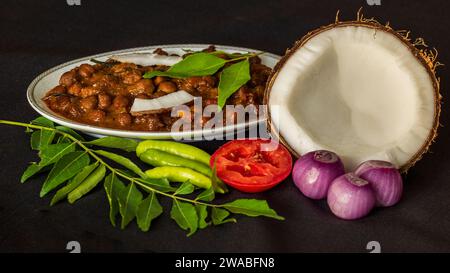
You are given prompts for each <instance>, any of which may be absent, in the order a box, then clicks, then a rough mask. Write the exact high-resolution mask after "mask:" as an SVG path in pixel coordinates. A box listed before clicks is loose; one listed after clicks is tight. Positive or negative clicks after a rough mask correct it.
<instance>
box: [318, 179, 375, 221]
mask: <svg viewBox="0 0 450 273" xmlns="http://www.w3.org/2000/svg"><path fill="white" fill-rule="evenodd" d="M327 201H328V206H329V207H330V209H331V211H332V212H333V213H334V214H335V215H336V216H337V217H339V218H342V219H346V220H354V219H358V218H361V217H364V216H366V215H367V214H369V212H370V211H371V210H372V209H373V207H374V206H375V202H376V199H375V193H374V192H373V189H372V187H371V186H370V184H369V182H367V181H366V180H363V179H361V178H359V177H357V176H356V175H355V174H354V173H347V174H344V175H342V176H340V177H338V178H336V179H335V180H334V181H333V182H332V183H331V186H330V189H329V190H328V199H327Z"/></svg>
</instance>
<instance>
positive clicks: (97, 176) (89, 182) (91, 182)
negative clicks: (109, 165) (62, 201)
mask: <svg viewBox="0 0 450 273" xmlns="http://www.w3.org/2000/svg"><path fill="white" fill-rule="evenodd" d="M105 173H106V168H105V166H104V165H101V166H99V167H98V168H97V169H95V170H94V171H93V172H92V173H91V174H90V175H89V176H88V177H87V178H86V179H85V180H84V181H83V183H81V184H80V185H79V186H78V187H76V188H75V189H74V190H73V191H72V192H70V193H69V195H68V196H67V200H69V203H70V204H73V203H74V202H75V201H76V200H78V199H79V198H80V197H82V196H83V195H85V194H86V193H88V192H89V191H91V190H92V189H93V188H94V187H95V186H97V184H98V183H99V182H100V181H102V180H103V178H104V177H105Z"/></svg>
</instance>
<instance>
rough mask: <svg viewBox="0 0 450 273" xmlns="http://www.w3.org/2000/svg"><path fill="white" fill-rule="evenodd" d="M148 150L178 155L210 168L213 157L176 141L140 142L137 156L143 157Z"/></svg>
mask: <svg viewBox="0 0 450 273" xmlns="http://www.w3.org/2000/svg"><path fill="white" fill-rule="evenodd" d="M148 149H155V150H159V151H163V152H167V153H170V154H174V155H178V156H181V157H184V158H187V159H191V160H195V161H199V162H201V163H203V164H206V165H208V166H209V160H210V158H211V156H210V155H209V154H208V153H207V152H205V151H203V150H201V149H199V148H197V147H194V146H191V145H188V144H184V143H179V142H174V141H160V140H145V141H142V142H140V143H139V144H138V145H137V147H136V155H137V156H138V157H140V156H141V154H142V153H143V152H145V151H146V150H148Z"/></svg>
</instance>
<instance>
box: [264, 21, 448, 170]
mask: <svg viewBox="0 0 450 273" xmlns="http://www.w3.org/2000/svg"><path fill="white" fill-rule="evenodd" d="M408 34H409V33H408ZM426 53H429V51H424V50H419V49H417V48H416V47H415V46H414V45H413V44H412V43H411V42H410V39H409V38H408V35H407V36H404V35H402V34H400V33H399V32H396V31H394V30H392V28H390V27H389V26H384V25H381V24H379V23H377V22H374V21H371V20H370V21H363V20H358V21H351V22H336V23H335V24H332V25H329V26H325V27H322V28H320V29H317V30H315V31H313V32H310V33H308V34H307V35H306V36H305V37H303V38H302V39H301V40H300V41H298V42H297V43H296V44H295V45H294V46H293V48H291V49H290V50H288V51H287V53H286V55H285V56H284V57H283V58H282V59H281V61H280V62H279V63H278V65H277V66H276V67H275V69H274V71H273V73H272V75H271V78H270V80H269V83H268V85H267V89H266V96H265V104H267V105H268V110H269V122H270V125H271V127H272V131H273V132H275V133H276V134H278V136H279V138H280V139H281V141H282V142H283V143H284V144H286V146H288V147H289V148H290V150H291V151H292V152H293V153H294V154H295V155H297V156H299V155H302V154H304V153H307V152H310V151H313V150H319V149H326V150H331V151H334V152H336V153H338V154H339V155H340V156H341V157H342V159H343V161H344V163H345V166H346V168H347V169H349V170H351V169H353V168H355V167H356V166H357V165H358V164H360V163H361V162H363V161H365V160H370V159H376V160H386V161H390V162H392V163H393V164H394V165H396V166H397V167H398V168H399V169H401V170H402V171H406V170H407V169H408V168H409V167H410V166H412V165H413V164H414V163H415V162H416V161H417V160H418V159H420V157H421V156H422V154H423V153H424V152H426V151H427V149H428V147H429V145H430V144H431V142H432V141H433V139H434V137H435V136H436V131H437V128H438V126H439V114H440V99H441V97H440V94H439V81H438V80H437V78H436V76H435V73H434V70H435V69H434V68H435V60H434V58H432V59H430V55H429V54H426Z"/></svg>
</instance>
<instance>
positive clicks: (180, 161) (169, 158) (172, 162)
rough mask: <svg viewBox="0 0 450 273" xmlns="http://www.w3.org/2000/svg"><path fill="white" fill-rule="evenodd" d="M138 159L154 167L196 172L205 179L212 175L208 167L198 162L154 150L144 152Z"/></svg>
mask: <svg viewBox="0 0 450 273" xmlns="http://www.w3.org/2000/svg"><path fill="white" fill-rule="evenodd" d="M139 158H140V159H141V160H142V161H144V162H145V163H147V164H150V165H152V166H155V167H161V166H173V167H187V168H190V169H193V170H195V171H198V172H200V173H202V174H204V175H206V176H207V177H211V175H212V170H211V168H210V167H209V166H208V165H205V164H203V163H200V162H198V161H194V160H191V159H187V158H184V157H180V156H177V155H173V154H170V153H166V152H163V151H158V150H155V149H148V150H146V151H145V152H143V153H142V154H141V155H140V156H139Z"/></svg>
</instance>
